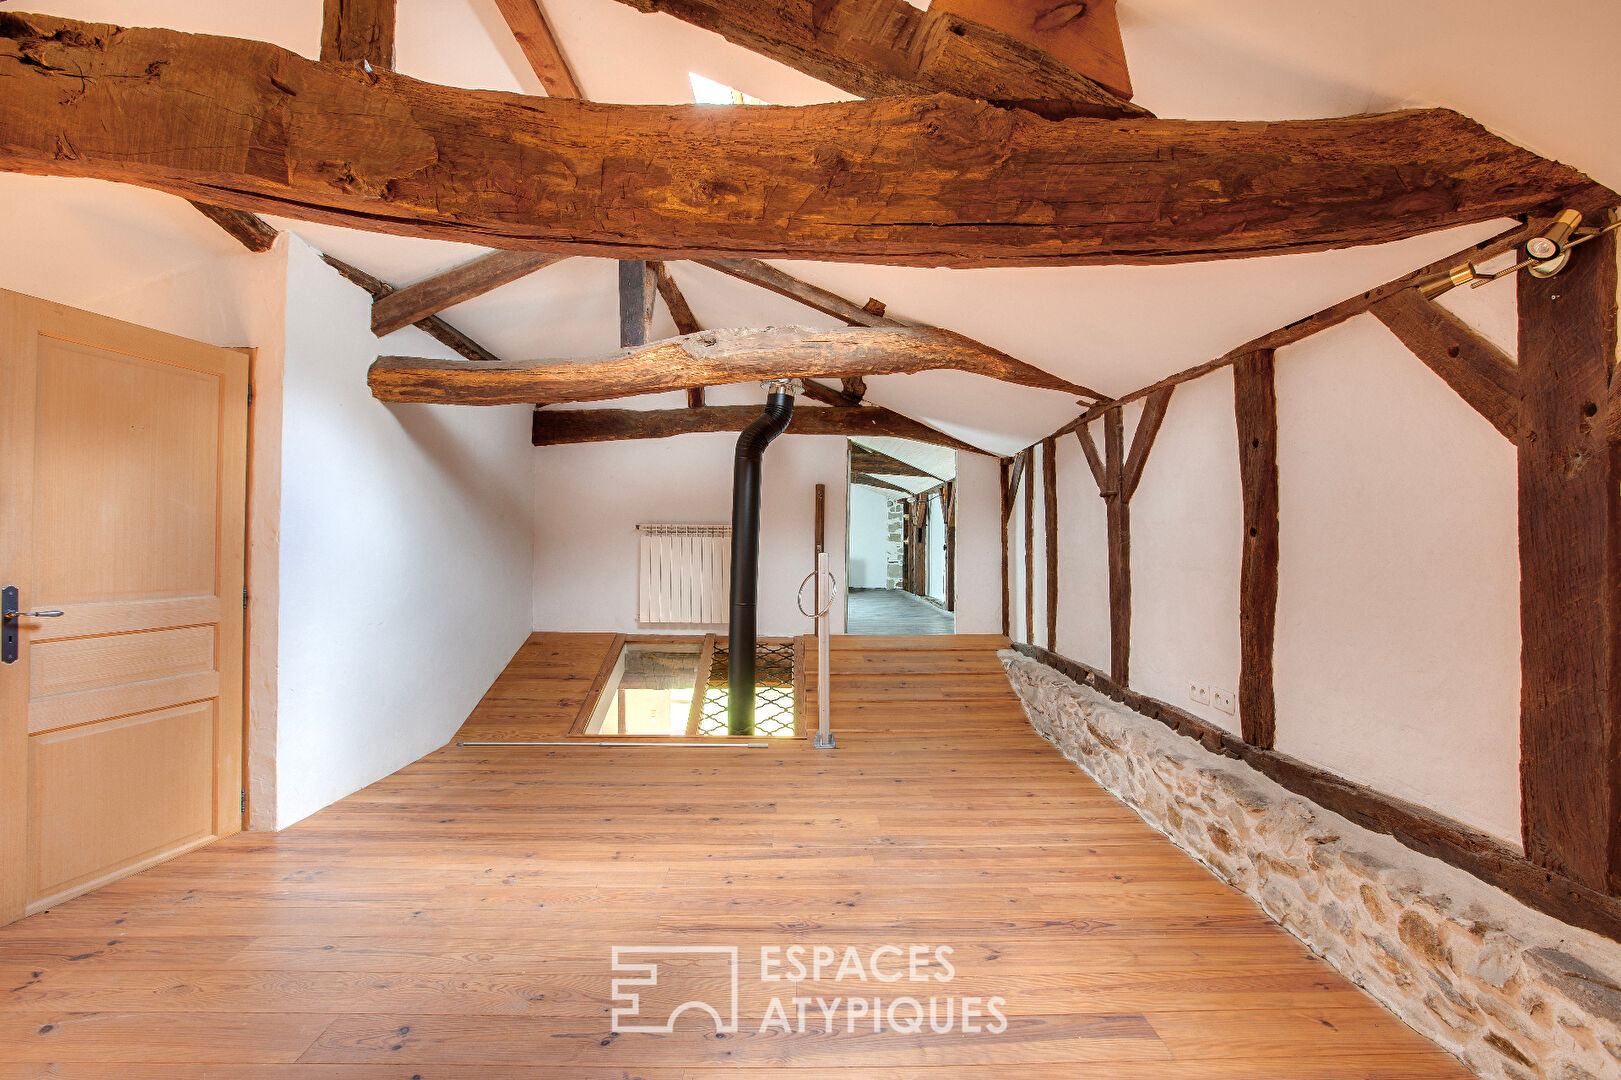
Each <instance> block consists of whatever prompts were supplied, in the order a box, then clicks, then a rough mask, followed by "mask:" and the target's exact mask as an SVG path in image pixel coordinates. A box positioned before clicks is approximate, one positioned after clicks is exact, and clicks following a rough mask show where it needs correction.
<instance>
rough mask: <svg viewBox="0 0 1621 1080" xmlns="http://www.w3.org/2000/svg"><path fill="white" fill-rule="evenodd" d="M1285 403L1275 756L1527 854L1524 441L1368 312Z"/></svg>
mask: <svg viewBox="0 0 1621 1080" xmlns="http://www.w3.org/2000/svg"><path fill="white" fill-rule="evenodd" d="M1497 292H1498V293H1499V302H1505V303H1510V304H1512V302H1513V290H1512V287H1509V288H1499V289H1498V290H1497ZM1277 391H1278V444H1279V446H1278V458H1279V503H1280V515H1279V516H1280V536H1279V543H1280V550H1281V556H1280V564H1279V592H1278V628H1277V656H1276V685H1277V705H1278V729H1277V731H1278V733H1277V746H1278V749H1279V750H1282V751H1283V752H1285V753H1288V754H1292V755H1294V756H1296V757H1299V758H1302V759H1303V760H1306V761H1309V762H1311V763H1313V764H1316V765H1321V766H1323V767H1325V768H1328V769H1331V770H1333V771H1335V772H1337V773H1340V774H1341V775H1343V776H1346V777H1348V778H1349V779H1352V780H1356V781H1359V782H1362V783H1365V784H1368V785H1370V786H1372V787H1375V788H1378V789H1379V790H1382V791H1387V792H1390V793H1391V794H1394V795H1399V796H1401V797H1403V798H1406V799H1410V800H1412V801H1414V802H1418V803H1421V804H1423V805H1425V806H1430V807H1433V808H1435V809H1437V810H1439V811H1441V812H1442V813H1444V814H1448V815H1450V816H1452V817H1456V818H1458V819H1460V820H1462V821H1464V822H1466V823H1468V824H1470V825H1474V826H1475V827H1477V828H1480V829H1483V830H1485V831H1487V832H1490V833H1492V834H1494V835H1496V836H1499V837H1501V838H1502V839H1504V840H1506V841H1509V842H1510V843H1517V842H1518V839H1519V831H1520V825H1519V779H1518V769H1519V754H1518V747H1519V691H1520V637H1519V564H1518V535H1517V525H1516V505H1515V500H1516V466H1515V451H1514V447H1513V446H1512V445H1510V443H1509V442H1508V441H1507V440H1506V439H1504V438H1503V437H1502V436H1501V435H1500V434H1498V433H1497V431H1496V430H1495V429H1493V428H1492V427H1491V425H1490V424H1488V423H1487V422H1486V421H1485V420H1484V419H1482V418H1481V417H1480V416H1479V415H1478V414H1476V413H1475V412H1474V411H1473V410H1472V409H1470V408H1469V407H1468V406H1467V405H1465V404H1464V403H1463V402H1462V400H1460V399H1459V398H1458V396H1457V395H1456V394H1454V393H1453V392H1452V391H1451V390H1450V389H1449V388H1448V387H1447V386H1446V385H1445V384H1444V383H1443V382H1442V381H1441V380H1440V379H1439V378H1438V377H1436V376H1435V375H1434V374H1432V373H1431V372H1430V371H1429V369H1428V368H1426V367H1424V365H1423V364H1422V363H1420V362H1419V361H1418V360H1417V359H1416V358H1415V357H1414V356H1413V355H1412V354H1411V353H1409V352H1408V351H1407V350H1406V349H1405V348H1404V347H1403V346H1402V345H1401V344H1400V343H1399V342H1397V341H1396V339H1395V338H1394V337H1393V336H1391V335H1390V333H1389V332H1388V331H1386V330H1385V329H1384V327H1383V326H1381V325H1380V324H1379V323H1378V322H1377V321H1375V320H1374V319H1373V318H1372V317H1371V316H1366V315H1364V316H1359V317H1358V318H1357V319H1355V320H1353V321H1352V322H1350V323H1347V324H1345V325H1343V326H1340V327H1337V328H1335V329H1333V330H1329V331H1326V332H1325V333H1322V334H1319V335H1317V336H1316V337H1313V338H1311V339H1308V340H1307V341H1305V342H1302V343H1301V344H1299V345H1296V346H1292V347H1290V348H1288V349H1286V350H1283V351H1281V352H1280V353H1279V354H1278V364H1277ZM1178 393H1181V391H1180V390H1179V391H1178ZM1195 486H1197V485H1194V484H1190V485H1189V487H1190V489H1192V488H1193V487H1195Z"/></svg>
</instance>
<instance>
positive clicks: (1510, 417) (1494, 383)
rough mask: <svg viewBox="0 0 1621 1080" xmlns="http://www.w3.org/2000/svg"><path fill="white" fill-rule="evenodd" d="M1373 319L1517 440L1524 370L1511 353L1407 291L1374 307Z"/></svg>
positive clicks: (1416, 291)
mask: <svg viewBox="0 0 1621 1080" xmlns="http://www.w3.org/2000/svg"><path fill="white" fill-rule="evenodd" d="M1372 311H1373V315H1374V317H1375V318H1377V319H1378V320H1379V321H1380V322H1382V323H1384V324H1385V326H1386V327H1387V328H1389V330H1390V332H1391V333H1393V334H1395V335H1396V337H1398V338H1399V339H1401V343H1402V344H1403V345H1406V346H1407V348H1408V349H1409V350H1411V351H1412V353H1413V355H1414V356H1416V357H1418V358H1419V359H1420V360H1422V361H1424V364H1425V366H1426V367H1428V368H1429V369H1430V370H1431V371H1433V372H1435V373H1436V374H1437V375H1439V376H1440V377H1441V378H1442V380H1444V381H1445V382H1446V384H1447V385H1448V386H1450V387H1452V389H1453V391H1455V392H1456V393H1457V395H1458V396H1459V397H1461V398H1463V400H1464V401H1466V402H1468V403H1469V405H1470V407H1472V408H1473V409H1474V410H1475V411H1476V412H1478V413H1479V414H1480V415H1481V416H1483V417H1485V418H1486V420H1487V421H1488V422H1489V423H1490V424H1491V425H1492V426H1493V427H1495V428H1496V429H1497V430H1498V431H1499V432H1501V433H1502V434H1503V436H1504V438H1506V439H1508V441H1509V442H1513V441H1514V440H1515V438H1516V436H1517V434H1518V432H1519V429H1520V372H1519V368H1518V367H1516V366H1515V363H1514V361H1513V360H1512V359H1510V358H1509V356H1508V354H1507V353H1505V352H1503V350H1501V349H1499V348H1498V347H1497V346H1496V345H1493V344H1492V343H1491V342H1490V341H1487V340H1486V339H1485V338H1483V337H1481V336H1480V335H1479V334H1477V333H1476V332H1475V331H1474V330H1473V329H1471V328H1470V327H1469V326H1468V325H1467V324H1466V323H1465V322H1464V321H1463V320H1462V319H1460V318H1458V317H1457V316H1456V315H1454V314H1452V312H1450V311H1448V310H1447V309H1446V308H1444V307H1441V306H1440V305H1439V304H1434V303H1431V302H1430V301H1428V300H1426V299H1424V298H1423V297H1422V296H1420V295H1419V294H1418V290H1417V289H1403V290H1402V291H1401V292H1399V293H1396V294H1395V295H1394V296H1387V297H1385V298H1384V299H1383V300H1381V301H1379V302H1378V303H1377V304H1374V305H1373V308H1372Z"/></svg>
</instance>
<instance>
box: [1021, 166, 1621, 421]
mask: <svg viewBox="0 0 1621 1080" xmlns="http://www.w3.org/2000/svg"><path fill="white" fill-rule="evenodd" d="M1616 200H1617V196H1616V195H1615V193H1614V192H1610V191H1608V190H1607V189H1594V190H1591V191H1588V192H1586V193H1584V194H1583V195H1581V196H1579V197H1576V198H1574V199H1573V200H1572V203H1573V205H1575V206H1576V207H1577V208H1578V209H1583V210H1593V209H1596V208H1602V207H1606V206H1610V205H1613V204H1614V203H1615V202H1616ZM1550 221H1551V219H1550V218H1548V217H1545V216H1534V217H1532V218H1531V219H1530V220H1528V221H1527V222H1526V223H1525V224H1523V225H1516V226H1514V227H1513V228H1510V229H1506V230H1504V231H1503V232H1500V233H1498V234H1497V235H1496V236H1493V237H1490V238H1488V239H1485V240H1482V241H1481V242H1480V243H1478V244H1472V245H1470V246H1469V247H1466V248H1464V249H1463V250H1462V251H1459V252H1456V253H1454V254H1452V255H1448V256H1447V257H1446V258H1444V259H1437V260H1435V261H1434V262H1432V263H1429V264H1427V265H1425V266H1421V267H1419V268H1418V269H1417V270H1414V271H1412V272H1410V273H1406V274H1403V275H1402V276H1401V277H1398V278H1394V279H1392V280H1390V281H1387V282H1385V283H1384V284H1383V285H1379V286H1376V287H1375V288H1372V289H1369V290H1368V291H1367V292H1360V293H1357V294H1356V295H1355V296H1351V297H1348V298H1346V299H1344V300H1341V301H1340V302H1339V303H1337V304H1334V305H1332V306H1331V307H1326V308H1324V309H1322V310H1321V311H1318V312H1316V313H1315V314H1312V315H1309V316H1307V317H1306V318H1304V319H1298V320H1296V321H1295V322H1292V323H1290V324H1289V325H1288V326H1284V327H1280V328H1278V329H1277V330H1273V331H1271V332H1270V333H1266V334H1262V335H1261V336H1260V337H1258V338H1254V339H1252V340H1250V341H1246V342H1245V343H1244V344H1242V345H1240V346H1238V347H1237V348H1236V349H1232V350H1230V351H1228V352H1225V353H1223V354H1222V355H1220V356H1218V357H1216V358H1215V359H1214V360H1206V361H1204V362H1203V363H1200V364H1195V365H1194V366H1193V367H1190V368H1184V369H1183V370H1181V371H1179V372H1177V373H1176V374H1174V375H1169V376H1167V377H1165V378H1163V379H1161V380H1159V381H1158V382H1155V383H1150V384H1149V385H1147V386H1144V387H1142V388H1141V389H1139V390H1133V391H1132V392H1131V393H1129V394H1123V395H1121V396H1120V397H1119V398H1118V399H1116V401H1118V403H1119V404H1121V405H1126V404H1129V403H1131V402H1133V401H1138V400H1141V399H1142V398H1145V397H1147V396H1148V395H1149V394H1152V393H1153V392H1154V391H1156V390H1161V389H1164V388H1165V387H1167V386H1176V385H1178V384H1179V383H1185V382H1191V381H1192V380H1194V379H1199V378H1203V377H1204V376H1206V375H1209V374H1210V373H1211V372H1213V371H1220V370H1221V369H1222V368H1224V367H1230V366H1232V365H1233V364H1235V363H1237V362H1238V360H1239V359H1240V358H1241V357H1244V356H1248V355H1250V354H1252V353H1255V352H1259V351H1260V350H1263V349H1273V350H1277V349H1281V348H1283V347H1284V346H1286V345H1293V344H1295V343H1296V342H1300V341H1304V340H1306V339H1307V338H1309V337H1311V336H1313V335H1315V334H1319V333H1321V332H1323V331H1324V330H1327V329H1329V328H1330V327H1334V326H1338V325H1339V324H1340V323H1343V322H1345V321H1346V320H1348V319H1351V318H1354V317H1356V316H1358V315H1361V314H1364V313H1366V312H1368V311H1371V310H1372V309H1373V308H1374V306H1375V305H1376V304H1378V303H1379V302H1381V301H1383V300H1385V299H1387V298H1388V297H1391V296H1394V295H1396V294H1397V293H1400V292H1402V291H1404V290H1407V289H1411V288H1413V287H1414V286H1415V285H1417V284H1418V283H1419V282H1421V281H1424V280H1426V279H1427V278H1432V277H1435V276H1436V275H1437V274H1442V273H1445V272H1446V271H1447V270H1450V269H1451V268H1452V267H1454V266H1458V265H1461V264H1463V263H1465V262H1471V263H1483V262H1487V261H1489V260H1491V259H1494V258H1496V257H1497V256H1499V255H1502V254H1505V253H1506V252H1510V251H1513V250H1515V249H1516V248H1517V247H1519V245H1521V244H1523V243H1524V242H1525V241H1526V240H1527V239H1528V238H1530V237H1533V236H1540V235H1541V234H1542V233H1543V232H1544V231H1545V230H1546V229H1547V227H1548V225H1549V223H1550ZM1113 404H1114V402H1104V403H1102V404H1099V405H1094V406H1092V407H1090V408H1088V409H1087V410H1086V411H1085V412H1083V413H1082V414H1081V415H1080V416H1077V417H1076V418H1075V419H1074V420H1071V421H1070V422H1069V423H1067V424H1065V425H1064V426H1063V427H1061V428H1059V429H1058V430H1057V431H1055V432H1053V434H1054V435H1055V436H1062V435H1067V434H1069V433H1070V432H1072V431H1078V430H1080V429H1081V428H1082V427H1084V426H1085V425H1087V424H1090V423H1091V422H1092V421H1094V420H1096V419H1097V418H1098V417H1100V416H1102V415H1103V413H1104V412H1105V411H1106V410H1107V409H1109V408H1111V407H1112V406H1113ZM1488 419H1489V418H1488Z"/></svg>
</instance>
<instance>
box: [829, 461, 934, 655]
mask: <svg viewBox="0 0 1621 1080" xmlns="http://www.w3.org/2000/svg"><path fill="white" fill-rule="evenodd" d="M849 461H850V474H849V475H850V479H849V485H848V489H847V499H848V513H847V514H846V517H845V521H846V530H847V533H846V543H845V571H846V580H847V582H848V590H847V592H846V602H845V603H846V606H845V632H846V633H850V634H950V633H954V632H955V630H956V617H955V615H954V610H955V608H956V582H955V578H956V570H955V561H956V559H955V549H956V525H957V512H956V510H957V507H956V503H957V499H956V491H957V484H956V477H957V454H956V451H954V450H951V449H949V448H946V447H940V446H931V445H927V444H924V443H918V442H913V441H911V440H908V439H895V438H880V437H863V438H854V439H851V440H850V451H849Z"/></svg>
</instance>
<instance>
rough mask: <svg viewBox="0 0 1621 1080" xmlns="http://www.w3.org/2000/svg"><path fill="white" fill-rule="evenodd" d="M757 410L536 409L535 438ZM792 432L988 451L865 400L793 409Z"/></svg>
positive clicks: (677, 427)
mask: <svg viewBox="0 0 1621 1080" xmlns="http://www.w3.org/2000/svg"><path fill="white" fill-rule="evenodd" d="M759 415H760V408H759V406H757V405H706V406H704V407H703V408H697V409H692V408H687V409H536V410H535V419H534V431H533V441H534V444H535V445H536V446H556V445H562V444H566V443H588V442H619V441H622V440H627V439H668V438H670V437H672V436H675V435H690V434H694V433H697V432H716V431H742V430H743V429H744V428H745V427H747V426H748V425H749V424H750V423H752V422H753V421H754V420H756V419H757V418H758V417H759ZM788 434H790V435H840V436H843V437H845V438H850V437H861V436H871V435H886V436H890V437H893V438H898V439H911V440H912V441H913V442H921V443H929V444H930V445H933V446H945V447H949V448H950V449H952V450H960V451H963V452H965V453H970V454H984V453H986V451H984V450H981V449H980V448H979V447H977V446H972V445H970V444H968V443H965V442H963V441H962V440H960V439H954V438H952V437H951V436H950V435H946V434H945V433H943V432H940V431H936V430H934V429H933V428H931V427H929V426H927V425H926V424H920V423H918V422H917V421H916V420H913V419H911V418H910V417H906V416H902V415H901V414H900V413H898V412H894V411H893V410H890V409H885V408H883V407H881V406H877V405H864V406H862V407H861V408H859V409H823V408H817V407H815V406H807V407H805V408H799V409H795V410H794V417H793V420H792V421H790V422H789V424H788Z"/></svg>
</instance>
